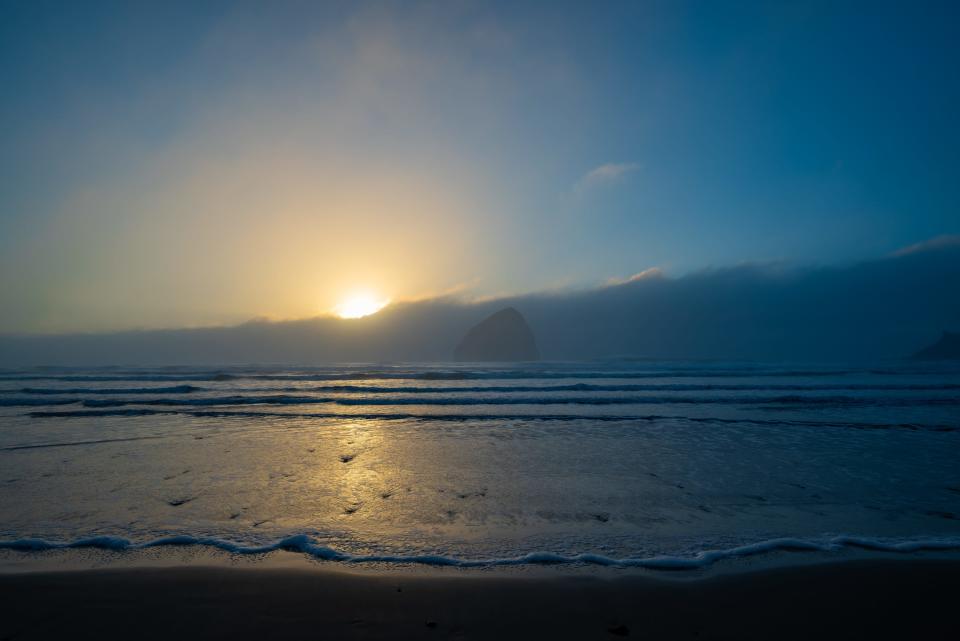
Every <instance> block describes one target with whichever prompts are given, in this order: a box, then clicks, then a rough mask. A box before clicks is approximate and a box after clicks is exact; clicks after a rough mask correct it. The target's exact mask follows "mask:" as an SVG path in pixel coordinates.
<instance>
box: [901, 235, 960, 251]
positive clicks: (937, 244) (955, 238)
mask: <svg viewBox="0 0 960 641" xmlns="http://www.w3.org/2000/svg"><path fill="white" fill-rule="evenodd" d="M941 247H960V234H947V235H944V236H937V237H936V238H931V239H929V240H925V241H923V242H922V243H915V244H913V245H908V246H907V247H904V248H902V249H898V250H897V251H895V252H893V255H894V256H908V255H910V254H916V253H917V252H923V251H928V250H931V249H938V248H941Z"/></svg>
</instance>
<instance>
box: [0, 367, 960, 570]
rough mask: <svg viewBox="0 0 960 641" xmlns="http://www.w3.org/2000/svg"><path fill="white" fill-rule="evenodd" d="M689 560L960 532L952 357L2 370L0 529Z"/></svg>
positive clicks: (910, 544) (88, 538)
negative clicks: (848, 361) (855, 361)
mask: <svg viewBox="0 0 960 641" xmlns="http://www.w3.org/2000/svg"><path fill="white" fill-rule="evenodd" d="M169 544H177V545H207V546H215V547H218V548H221V549H226V550H231V551H234V552H238V553H250V552H263V551H267V550H270V549H276V548H283V549H288V550H300V551H303V552H305V553H308V554H311V555H313V556H315V557H317V558H323V559H332V560H339V561H343V562H363V561H379V562H421V563H434V564H454V565H472V564H479V565H485V564H504V563H509V564H514V563H562V562H586V563H599V564H609V565H641V566H643V565H648V566H664V567H697V566H701V565H704V564H708V563H710V562H712V561H714V560H716V559H719V558H724V557H726V556H730V555H744V554H750V553H754V552H760V551H764V550H769V549H777V548H788V549H800V550H803V549H811V550H824V549H827V550H829V549H837V548H841V547H845V546H860V547H869V548H877V549H891V550H916V549H955V548H960V365H958V364H952V365H950V364H919V363H903V362H899V363H880V364H870V365H863V364H860V365H810V364H804V365H794V364H782V363H778V364H770V363H730V362H726V363H718V362H708V363H703V362H643V361H637V362H628V361H618V362H596V363H533V364H518V365H450V364H380V365H341V366H329V367H263V366H258V367H229V368H224V367H207V368H159V369H142V368H107V369H94V370H77V369H49V368H48V369H30V370H3V371H0V547H6V548H13V549H21V550H44V549H49V548H56V547H64V546H80V547H103V548H109V549H126V548H132V547H143V546H156V545H169Z"/></svg>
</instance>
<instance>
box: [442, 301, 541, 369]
mask: <svg viewBox="0 0 960 641" xmlns="http://www.w3.org/2000/svg"><path fill="white" fill-rule="evenodd" d="M453 358H454V360H456V361H467V362H477V361H536V360H540V350H538V349H537V342H536V340H535V339H534V338H533V331H532V330H531V329H530V326H529V325H527V321H526V319H524V317H523V316H522V315H521V314H520V312H518V311H517V310H515V309H514V308H512V307H507V308H506V309H501V310H500V311H499V312H497V313H496V314H492V315H490V316H488V317H487V318H485V319H484V320H482V321H481V322H480V323H478V324H477V325H474V326H473V327H472V328H471V329H470V331H469V332H467V335H466V336H464V337H463V340H462V341H460V344H459V345H457V349H456V350H454V352H453Z"/></svg>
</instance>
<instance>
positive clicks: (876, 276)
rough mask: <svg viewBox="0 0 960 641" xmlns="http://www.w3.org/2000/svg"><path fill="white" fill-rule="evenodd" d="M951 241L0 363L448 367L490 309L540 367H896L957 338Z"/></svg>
mask: <svg viewBox="0 0 960 641" xmlns="http://www.w3.org/2000/svg"><path fill="white" fill-rule="evenodd" d="M958 294H960V242H956V241H955V240H954V241H953V242H935V243H928V244H925V245H922V246H916V247H913V248H911V250H910V251H906V252H898V253H897V254H895V255H893V256H890V257H887V258H883V259H880V260H874V261H869V262H865V263H860V264H857V265H854V266H848V267H819V268H805V269H785V268H778V267H770V266H757V265H753V266H740V267H732V268H725V269H715V270H709V271H704V272H699V273H696V274H691V275H688V276H684V277H681V278H669V277H667V276H664V275H663V274H661V273H660V272H658V271H655V270H652V271H648V272H644V273H643V274H640V275H638V276H637V277H635V278H631V279H628V280H626V281H623V282H618V283H613V284H609V285H607V286H604V287H600V288H596V289H591V290H585V291H578V292H566V293H550V294H531V295H524V296H516V297H509V298H501V299H496V300H488V301H483V302H476V303H467V302H462V301H458V300H456V299H452V298H440V299H433V300H426V301H418V302H413V303H405V304H398V305H393V306H391V307H389V308H387V309H385V310H384V311H382V312H380V313H378V314H376V315H374V316H370V317H367V318H363V319H358V320H351V321H346V320H340V319H334V318H316V319H308V320H300V321H288V322H250V323H246V324H243V325H238V326H234V327H219V328H208V329H178V330H163V331H131V332H118V333H110V334H85V335H79V334H74V335H59V336H6V337H0V366H3V367H21V366H27V365H174V364H178V365H179V364H182V365H189V364H246V363H291V364H315V363H323V362H376V361H447V360H451V358H452V354H453V349H454V347H455V346H456V345H457V343H458V342H459V340H460V339H461V338H462V337H463V335H464V333H465V332H466V331H467V330H468V329H469V328H470V327H471V326H472V325H474V324H476V323H477V322H479V321H480V320H482V319H483V318H484V317H486V316H487V315H488V314H491V313H493V312H495V311H497V310H499V309H502V308H503V307H507V306H513V307H515V308H517V309H518V310H520V311H521V312H522V313H523V315H524V316H525V317H526V319H527V321H528V322H529V324H530V326H531V327H532V328H533V331H534V332H535V334H536V338H537V343H538V345H539V347H540V351H541V353H542V355H543V357H544V358H545V359H550V360H558V359H571V360H577V359H594V358H614V357H650V358H693V359H696V358H748V359H791V360H861V359H882V358H897V357H904V356H908V355H910V354H912V353H913V352H915V351H916V350H918V349H920V348H922V347H924V346H925V345H927V344H929V343H931V342H933V341H935V340H936V339H937V338H938V337H939V335H940V333H941V332H942V331H943V330H958V329H960V295H958Z"/></svg>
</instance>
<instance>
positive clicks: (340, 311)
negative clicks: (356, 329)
mask: <svg viewBox="0 0 960 641" xmlns="http://www.w3.org/2000/svg"><path fill="white" fill-rule="evenodd" d="M389 302H390V301H389V300H380V299H378V298H375V297H374V296H370V295H369V294H360V295H357V296H351V297H350V298H348V299H346V300H345V301H343V302H341V303H340V304H338V305H337V306H336V307H334V308H333V311H334V312H336V314H337V316H339V317H340V318H363V317H364V316H369V315H370V314H376V313H377V312H379V311H380V310H381V309H383V308H384V307H386V306H387V303H389Z"/></svg>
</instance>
